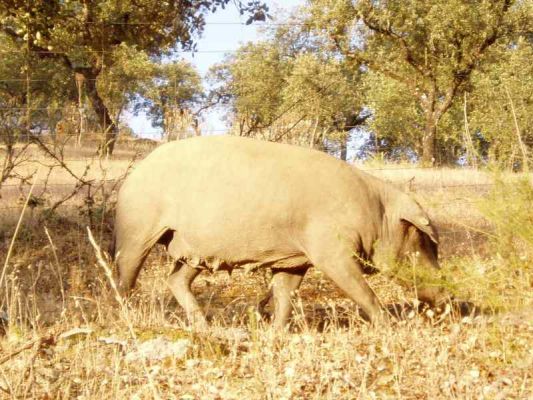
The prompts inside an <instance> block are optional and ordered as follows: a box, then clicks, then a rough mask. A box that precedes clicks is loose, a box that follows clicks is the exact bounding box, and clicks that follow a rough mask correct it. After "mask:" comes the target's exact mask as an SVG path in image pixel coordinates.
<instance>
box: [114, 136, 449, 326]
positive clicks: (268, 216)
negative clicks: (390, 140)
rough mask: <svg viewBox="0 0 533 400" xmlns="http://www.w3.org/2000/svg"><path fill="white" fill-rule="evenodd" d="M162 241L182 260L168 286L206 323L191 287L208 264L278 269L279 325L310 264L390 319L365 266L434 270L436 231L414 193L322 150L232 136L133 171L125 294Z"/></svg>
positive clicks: (125, 232)
mask: <svg viewBox="0 0 533 400" xmlns="http://www.w3.org/2000/svg"><path fill="white" fill-rule="evenodd" d="M156 243H161V244H163V245H165V246H166V248H167V250H168V253H169V254H170V255H171V256H172V257H173V259H174V260H175V268H174V271H173V272H172V274H171V275H170V277H169V282H168V283H169V287H170V288H171V290H172V292H173V294H174V296H175V297H176V299H177V300H178V302H179V304H180V305H181V306H182V307H183V308H184V309H185V311H186V313H187V316H188V318H189V320H190V321H191V323H193V324H194V325H196V326H197V327H198V328H203V327H205V325H206V322H205V318H204V316H203V313H202V310H201V308H200V306H199V304H198V302H197V301H196V299H195V297H194V295H193V293H192V292H191V284H192V282H193V280H194V279H195V278H196V276H198V274H200V272H201V271H202V270H203V269H212V270H219V269H220V270H231V269H233V268H241V267H246V268H252V269H256V268H265V267H268V268H271V270H272V273H273V279H272V289H271V295H272V296H273V298H274V325H275V326H276V327H283V326H285V325H286V323H287V321H288V319H289V317H290V314H291V311H292V306H291V293H292V292H293V291H294V290H296V289H297V288H298V287H299V285H300V283H301V282H302V279H303V277H304V275H305V272H306V271H307V270H308V268H310V267H312V266H314V267H316V268H319V269H320V270H322V271H323V272H324V274H325V275H326V276H328V277H329V278H330V279H331V280H332V281H333V282H334V283H335V284H336V285H338V286H339V287H340V288H341V289H342V290H343V291H344V292H345V293H346V294H347V295H348V296H349V297H350V298H351V299H352V300H353V301H355V302H356V303H357V304H358V305H359V306H360V307H361V308H362V310H363V311H364V313H366V315H367V316H368V317H369V318H370V319H371V320H374V321H380V320H382V319H384V318H386V317H385V313H384V311H383V309H382V307H381V306H380V303H379V300H378V299H377V297H376V295H375V294H374V292H373V291H372V289H371V288H370V287H369V286H368V284H367V283H366V281H365V279H364V278H363V273H362V272H363V269H364V267H365V265H364V264H365V263H366V262H370V263H371V262H373V260H375V259H376V257H377V256H383V255H385V254H386V255H390V256H392V258H393V259H401V258H403V257H406V256H408V255H409V254H411V255H416V257H417V259H418V261H417V263H418V264H419V266H421V267H423V268H426V267H427V268H438V263H437V232H436V231H435V229H434V227H433V226H432V224H431V222H430V220H429V218H428V216H427V214H426V213H425V212H424V211H423V210H422V208H421V207H420V206H419V205H418V203H416V202H415V201H414V200H413V199H411V198H410V197H409V196H408V195H407V194H405V193H403V192H402V191H400V190H398V189H396V188H394V187H393V186H391V185H390V184H387V183H385V182H383V181H381V180H379V179H377V178H374V177H372V176H370V175H368V174H366V173H364V172H361V171H358V170H356V169H355V168H354V167H352V166H350V165H349V164H347V163H345V162H342V161H340V160H338V159H336V158H334V157H331V156H329V155H327V154H324V153H322V152H319V151H314V150H310V149H306V148H303V147H297V146H290V145H285V144H277V143H270V142H263V141H257V140H253V139H247V138H240V137H233V136H213V137H198V138H192V139H186V140H182V141H177V142H172V143H168V144H165V145H162V146H160V147H159V148H157V149H156V150H155V151H153V152H152V153H151V154H150V155H149V156H148V157H146V159H144V160H143V161H141V162H140V163H139V164H138V165H137V166H136V168H135V169H134V171H133V172H132V173H131V174H130V175H129V176H128V178H127V179H126V181H125V182H124V184H123V186H122V188H121V189H120V192H119V195H118V203H117V212H116V221H115V258H116V263H117V265H118V273H119V287H120V289H121V290H122V291H124V292H127V291H129V290H130V289H131V288H132V287H133V285H134V284H135V280H136V278H137V275H138V274H139V271H140V269H141V266H142V264H143V261H144V260H145V258H146V256H147V255H148V253H149V252H150V249H151V248H152V247H153V246H154V245H155V244H156ZM418 295H419V298H421V299H422V300H426V301H435V300H438V298H440V297H441V296H442V295H443V292H442V291H441V290H439V289H433V288H418Z"/></svg>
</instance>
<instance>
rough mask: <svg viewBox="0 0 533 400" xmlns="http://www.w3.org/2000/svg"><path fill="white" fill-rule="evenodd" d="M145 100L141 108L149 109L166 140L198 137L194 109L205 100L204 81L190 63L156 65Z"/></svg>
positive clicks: (144, 94) (145, 92) (146, 90)
mask: <svg viewBox="0 0 533 400" xmlns="http://www.w3.org/2000/svg"><path fill="white" fill-rule="evenodd" d="M142 96H143V97H144V98H145V99H146V101H145V102H143V103H141V104H140V105H141V106H142V107H148V110H149V111H148V114H149V115H150V116H151V117H152V120H153V122H152V125H153V126H156V127H161V128H163V132H164V134H165V135H166V137H167V140H177V139H182V138H185V137H187V136H191V135H197V134H198V118H197V115H196V112H195V111H194V108H195V107H196V106H197V105H199V104H200V102H201V101H202V100H203V97H204V96H203V87H202V78H201V77H200V75H199V74H198V72H197V71H196V70H195V69H194V68H193V66H192V65H190V64H189V63H188V62H174V63H165V64H158V65H156V66H155V70H154V74H153V77H152V79H151V81H150V84H149V85H148V86H147V87H146V89H145V90H144V91H143V92H142ZM191 130H192V131H191Z"/></svg>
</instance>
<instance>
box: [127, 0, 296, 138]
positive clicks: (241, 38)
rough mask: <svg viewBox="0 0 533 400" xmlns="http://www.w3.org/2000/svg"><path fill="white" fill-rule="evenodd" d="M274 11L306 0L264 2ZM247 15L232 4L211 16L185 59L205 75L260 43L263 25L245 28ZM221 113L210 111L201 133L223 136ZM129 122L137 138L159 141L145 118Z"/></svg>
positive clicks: (128, 117)
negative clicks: (234, 54) (227, 56)
mask: <svg viewBox="0 0 533 400" xmlns="http://www.w3.org/2000/svg"><path fill="white" fill-rule="evenodd" d="M264 2H265V3H266V4H267V5H268V6H269V8H270V10H271V12H272V13H274V12H276V14H278V13H279V11H276V10H280V9H282V10H287V12H288V10H290V9H292V8H293V7H296V6H298V5H303V4H304V3H305V0H284V1H264ZM246 19H247V17H246V15H244V16H241V15H240V14H239V12H238V10H237V8H236V7H235V6H234V5H233V4H231V3H230V4H229V5H228V6H227V7H226V9H225V10H218V11H217V12H216V13H214V14H210V15H208V16H207V19H206V22H207V24H206V26H205V30H204V33H203V35H202V37H201V38H200V39H199V40H198V47H197V49H198V53H195V54H194V55H192V54H183V58H184V59H185V60H188V61H190V62H191V63H192V64H193V65H194V66H195V67H196V68H197V70H198V72H199V73H200V74H201V75H202V76H204V75H205V73H206V72H207V71H208V70H209V68H210V67H211V66H212V65H214V64H216V63H218V62H220V61H222V60H223V58H224V55H225V54H226V53H227V52H231V51H234V50H236V49H237V48H238V47H239V46H240V45H241V44H243V43H247V42H249V41H257V40H258V39H259V37H260V33H259V30H260V26H261V24H260V23H254V24H252V25H245V22H246ZM221 118H222V113H221V112H220V111H215V110H213V111H209V112H208V114H207V115H205V116H204V120H205V121H204V123H203V124H202V131H203V133H205V134H209V133H211V134H215V133H223V130H224V129H225V128H226V126H225V124H224V122H223V121H222V119H221ZM127 123H128V124H129V125H130V126H131V128H132V129H133V130H134V132H135V133H136V134H137V135H138V136H142V137H151V138H154V139H159V138H160V137H161V133H160V131H158V130H157V129H155V128H154V127H152V125H151V123H150V121H149V120H148V119H147V118H146V117H145V116H144V115H139V116H131V115H128V116H127Z"/></svg>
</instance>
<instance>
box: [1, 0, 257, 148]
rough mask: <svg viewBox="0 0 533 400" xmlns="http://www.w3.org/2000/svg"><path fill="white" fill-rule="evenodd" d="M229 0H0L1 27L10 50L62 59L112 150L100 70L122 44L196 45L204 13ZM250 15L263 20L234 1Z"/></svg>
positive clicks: (152, 52) (161, 48)
mask: <svg viewBox="0 0 533 400" xmlns="http://www.w3.org/2000/svg"><path fill="white" fill-rule="evenodd" d="M229 2H230V1H229V0H206V1H181V0H179V1H178V0H167V1H156V0H125V1H114V0H95V1H86V0H71V1H63V0H33V1H31V2H28V1H26V0H6V1H2V2H1V3H0V32H2V34H3V35H5V36H8V37H10V38H11V40H12V41H13V42H14V45H15V48H16V49H15V50H12V52H27V54H28V57H29V54H32V55H34V56H35V57H36V58H39V59H41V60H43V59H49V60H55V61H57V62H60V63H62V65H63V67H64V68H66V69H67V70H69V71H70V72H71V73H73V74H76V77H77V81H78V82H79V83H80V84H81V86H82V87H83V88H84V90H85V92H86V94H87V97H88V98H89V100H90V103H91V105H92V108H93V110H94V111H95V114H96V115H97V116H98V122H99V126H100V129H101V131H102V132H103V133H105V137H106V141H105V146H104V147H105V148H106V149H107V150H108V151H112V149H113V142H114V140H115V136H116V133H117V121H116V120H115V119H114V118H113V115H112V114H111V112H110V109H109V106H108V104H106V102H105V101H104V98H103V95H102V93H101V90H100V88H99V84H98V83H99V80H100V77H101V76H102V73H104V71H106V70H107V69H109V68H112V67H113V65H115V64H117V63H118V62H120V61H121V60H122V58H121V55H122V53H123V51H124V46H125V47H127V48H129V50H130V51H138V52H140V53H142V54H145V55H146V56H148V57H150V58H158V57H161V56H163V55H165V54H170V53H171V52H172V51H174V50H177V49H178V48H183V49H185V50H194V49H195V37H196V36H197V35H198V34H199V33H201V32H202V30H203V27H204V25H205V15H206V13H209V12H214V11H216V10H217V9H218V8H221V7H222V8H224V7H225V6H226V5H227V4H228V3H229ZM236 4H237V5H238V7H240V9H241V12H242V13H248V14H249V15H250V19H249V21H250V22H251V21H253V20H264V19H265V15H266V12H267V8H266V6H264V5H263V4H262V3H260V2H258V1H251V2H248V3H246V4H243V3H241V2H237V3H236Z"/></svg>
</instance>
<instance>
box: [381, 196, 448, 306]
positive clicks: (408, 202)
mask: <svg viewBox="0 0 533 400" xmlns="http://www.w3.org/2000/svg"><path fill="white" fill-rule="evenodd" d="M438 240H439V239H438V233H437V230H436V229H435V227H434V226H433V225H432V223H431V221H430V219H429V217H428V216H427V214H426V213H425V212H424V210H423V209H422V208H421V207H420V205H419V204H418V203H417V202H416V201H415V200H413V199H412V198H411V197H410V196H408V195H407V194H405V193H398V194H397V195H396V196H395V198H393V199H390V204H388V205H385V213H384V216H383V224H382V234H381V238H380V242H378V245H377V248H376V252H375V256H376V257H375V258H376V261H377V263H378V264H381V266H382V267H383V263H386V264H389V265H387V266H388V267H389V266H390V264H391V263H392V264H394V265H400V266H401V267H400V268H403V273H401V274H399V275H400V276H401V275H403V276H405V277H409V275H410V274H411V276H412V273H413V272H412V271H413V268H415V270H416V275H418V276H426V277H429V278H431V277H432V276H434V277H435V276H437V274H438V270H439V269H440V267H439V262H438V244H439V241H438ZM431 280H434V279H429V281H431ZM424 281H425V280H423V281H422V282H419V283H417V288H416V292H417V296H418V298H419V299H420V300H422V301H424V302H427V303H430V304H438V303H441V302H442V301H443V300H445V299H446V298H447V297H448V296H447V293H446V291H445V290H444V289H442V288H440V287H437V286H435V285H432V284H426V285H424Z"/></svg>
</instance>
